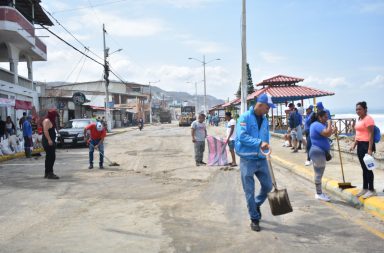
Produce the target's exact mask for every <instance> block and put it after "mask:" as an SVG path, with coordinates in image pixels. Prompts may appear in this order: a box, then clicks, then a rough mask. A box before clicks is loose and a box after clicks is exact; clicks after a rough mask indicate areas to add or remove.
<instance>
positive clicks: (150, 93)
mask: <svg viewBox="0 0 384 253" xmlns="http://www.w3.org/2000/svg"><path fill="white" fill-rule="evenodd" d="M158 82H160V80H157V81H154V82H148V87H149V123H150V124H152V92H151V83H158Z"/></svg>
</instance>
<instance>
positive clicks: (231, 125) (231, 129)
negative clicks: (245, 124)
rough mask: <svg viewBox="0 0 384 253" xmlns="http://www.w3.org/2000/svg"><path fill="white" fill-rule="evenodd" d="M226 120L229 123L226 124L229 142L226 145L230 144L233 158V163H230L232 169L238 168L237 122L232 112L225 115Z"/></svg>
mask: <svg viewBox="0 0 384 253" xmlns="http://www.w3.org/2000/svg"><path fill="white" fill-rule="evenodd" d="M225 120H226V121H227V124H226V131H227V140H226V142H225V143H226V144H228V147H229V152H230V153H231V156H232V163H230V166H231V167H235V166H237V164H236V156H235V139H236V132H235V127H236V120H234V119H233V118H232V114H231V113H230V112H226V113H225Z"/></svg>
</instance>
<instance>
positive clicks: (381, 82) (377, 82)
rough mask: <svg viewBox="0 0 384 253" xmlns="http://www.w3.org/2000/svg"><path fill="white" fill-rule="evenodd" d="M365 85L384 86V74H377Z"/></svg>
mask: <svg viewBox="0 0 384 253" xmlns="http://www.w3.org/2000/svg"><path fill="white" fill-rule="evenodd" d="M364 86H365V87H375V88H384V76H383V75H377V76H375V78H373V79H372V80H370V81H367V82H366V83H365V84H364Z"/></svg>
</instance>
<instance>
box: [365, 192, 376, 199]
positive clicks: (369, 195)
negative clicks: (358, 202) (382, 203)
mask: <svg viewBox="0 0 384 253" xmlns="http://www.w3.org/2000/svg"><path fill="white" fill-rule="evenodd" d="M373 196H377V193H376V191H367V193H365V194H364V195H363V199H367V198H370V197H373Z"/></svg>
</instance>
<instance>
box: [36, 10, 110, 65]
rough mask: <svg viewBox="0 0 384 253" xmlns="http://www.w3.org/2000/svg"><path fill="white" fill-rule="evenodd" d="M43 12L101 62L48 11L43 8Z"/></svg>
mask: <svg viewBox="0 0 384 253" xmlns="http://www.w3.org/2000/svg"><path fill="white" fill-rule="evenodd" d="M41 8H43V7H41ZM43 10H44V11H45V12H47V13H48V15H49V16H50V17H51V18H53V19H54V20H55V21H56V23H57V24H58V25H59V26H61V27H62V28H63V29H64V30H65V31H66V32H67V33H68V34H69V35H70V36H71V37H72V38H74V39H75V40H76V41H77V42H79V43H80V45H81V46H83V47H84V48H85V49H86V50H88V51H89V52H90V53H91V54H93V55H95V56H96V57H97V58H99V59H101V60H103V58H102V57H100V56H98V55H97V54H96V53H94V52H92V51H91V50H90V49H89V47H87V46H86V45H84V44H83V43H82V42H81V41H80V40H78V39H77V38H76V37H75V35H73V33H71V32H70V31H69V30H68V29H67V28H65V27H64V26H63V25H62V24H61V23H60V22H59V21H58V20H57V19H56V18H55V17H54V16H53V15H52V14H51V13H50V12H49V11H48V10H46V9H45V8H43Z"/></svg>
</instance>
